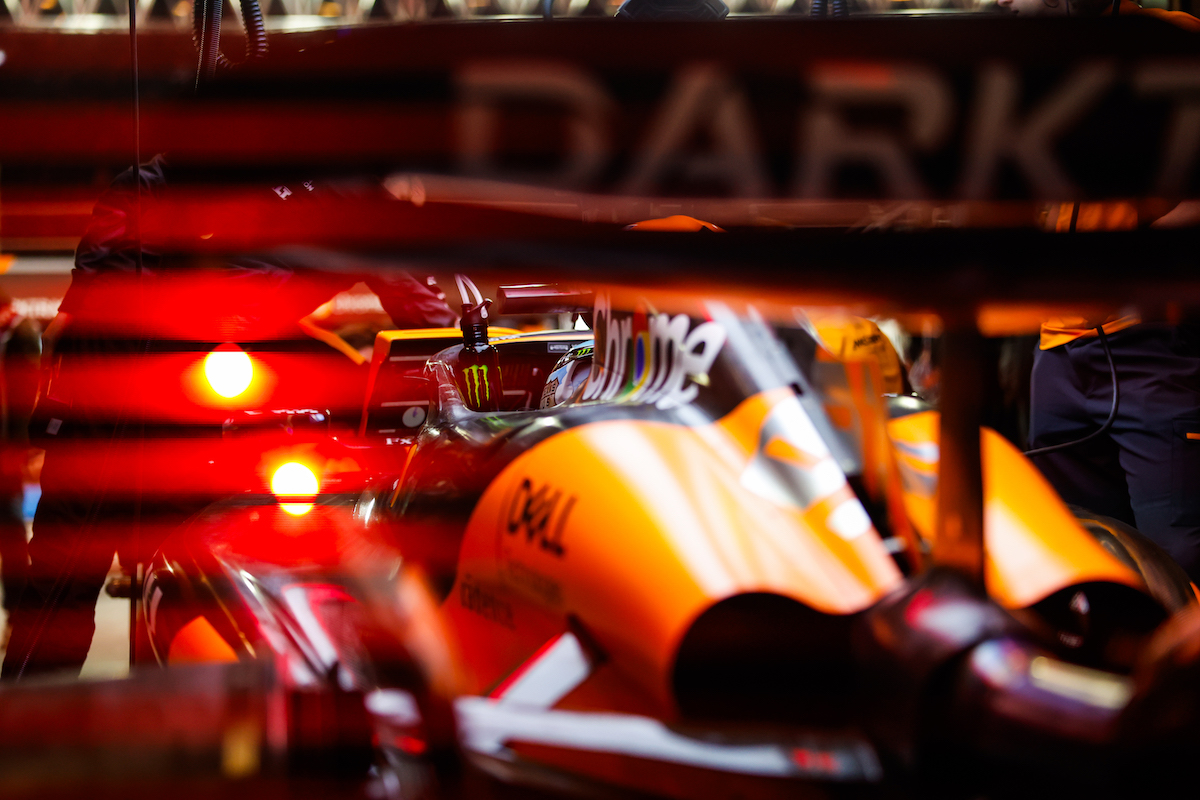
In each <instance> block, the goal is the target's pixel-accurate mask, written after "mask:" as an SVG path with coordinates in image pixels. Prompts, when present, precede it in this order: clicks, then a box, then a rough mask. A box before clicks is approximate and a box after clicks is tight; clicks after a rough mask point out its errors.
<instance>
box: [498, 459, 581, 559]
mask: <svg viewBox="0 0 1200 800" xmlns="http://www.w3.org/2000/svg"><path fill="white" fill-rule="evenodd" d="M576 500H577V498H576V497H573V496H566V495H564V493H563V491H562V489H555V488H553V487H551V486H550V485H549V484H545V485H543V486H541V487H539V488H538V489H536V490H535V489H534V488H533V481H531V480H530V479H529V478H525V479H524V480H522V481H521V483H520V485H519V486H518V487H517V491H516V492H515V493H514V494H513V498H512V500H511V501H510V502H509V504H508V515H507V518H506V519H505V530H506V532H507V533H508V534H509V535H510V536H516V537H518V538H524V540H525V543H526V544H528V545H531V546H533V545H536V546H537V547H538V548H539V549H541V550H544V551H546V552H547V553H549V554H551V555H553V556H557V557H558V558H562V557H563V556H564V555H565V554H566V548H565V547H564V546H563V541H562V535H563V528H564V527H565V526H566V524H567V518H568V517H569V516H570V515H571V509H572V508H574V507H575V501H576Z"/></svg>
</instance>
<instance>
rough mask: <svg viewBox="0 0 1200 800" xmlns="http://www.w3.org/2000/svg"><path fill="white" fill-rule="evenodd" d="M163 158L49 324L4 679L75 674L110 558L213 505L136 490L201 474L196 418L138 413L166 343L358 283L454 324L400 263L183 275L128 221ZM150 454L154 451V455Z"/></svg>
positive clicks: (270, 325)
mask: <svg viewBox="0 0 1200 800" xmlns="http://www.w3.org/2000/svg"><path fill="white" fill-rule="evenodd" d="M165 167H166V162H165V160H164V159H163V158H161V157H156V158H155V159H153V160H152V161H151V162H149V163H147V164H145V165H143V166H142V168H141V169H140V171H139V172H140V180H141V208H142V214H141V216H140V219H138V218H137V217H135V214H134V208H135V203H134V197H135V195H134V192H133V191H132V190H133V186H134V184H133V180H134V176H133V170H128V171H127V172H126V173H124V174H123V175H122V176H120V177H119V178H118V179H117V180H116V181H115V182H114V184H113V186H112V187H110V189H109V190H108V191H107V192H106V193H105V194H104V196H102V197H101V198H100V200H99V202H98V203H97V204H96V207H95V210H94V211H93V215H92V218H91V221H90V222H89V225H88V229H87V231H86V233H85V235H84V237H83V239H82V240H81V242H80V245H79V248H78V250H77V251H76V255H75V270H74V271H73V273H72V280H71V286H70V288H69V290H68V292H67V295H66V297H65V298H64V300H63V304H62V307H61V311H60V314H59V316H58V317H57V318H56V319H55V320H54V321H53V322H52V323H51V325H50V327H49V328H48V330H47V337H46V339H47V350H48V356H49V357H50V358H52V359H53V364H54V376H53V378H52V380H51V382H50V385H49V388H48V390H47V392H46V393H45V395H44V397H43V398H42V399H41V401H40V403H39V407H38V411H37V413H36V414H35V417H34V422H33V423H32V424H31V433H33V434H34V435H36V436H37V438H38V439H39V440H40V441H42V442H44V446H45V448H46V459H45V465H44V467H43V472H42V498H41V502H40V503H39V505H38V509H37V513H36V515H35V518H34V524H33V538H32V540H31V541H30V543H29V557H30V570H31V571H30V577H29V584H28V586H27V589H26V592H25V594H24V599H23V601H22V602H21V603H20V605H19V606H18V607H17V608H16V609H14V611H13V614H12V626H13V627H12V637H11V639H10V643H9V649H8V652H7V654H6V656H5V660H4V664H3V671H2V675H3V677H4V678H5V679H16V678H20V677H21V676H24V675H30V674H33V673H40V672H47V671H59V670H73V671H75V672H78V670H79V669H80V667H82V665H83V662H84V660H85V659H86V657H87V652H88V649H89V647H90V644H91V640H92V635H93V633H94V631H95V614H94V611H95V605H96V600H97V598H98V596H99V592H100V589H101V588H102V587H103V585H104V580H105V577H106V574H107V572H108V570H109V567H110V565H111V563H112V558H113V554H114V552H115V553H117V554H118V557H119V558H120V559H121V561H122V563H125V564H127V565H128V564H132V563H135V562H138V561H145V560H146V559H147V557H148V556H149V555H151V554H152V553H153V552H154V550H155V549H156V548H157V546H158V544H159V543H160V542H161V540H162V539H163V538H164V537H165V536H166V535H167V534H168V533H169V532H170V531H171V530H172V529H173V528H174V527H176V526H177V525H178V524H180V523H182V522H183V521H185V520H186V519H187V518H188V517H189V516H190V515H191V514H193V513H194V512H195V511H197V510H199V508H200V507H202V506H203V505H204V504H205V503H206V502H207V498H204V497H197V496H194V495H193V496H190V497H189V496H187V495H185V494H174V495H170V496H162V495H152V494H149V493H143V492H142V490H141V488H142V482H143V481H145V480H148V479H150V478H154V479H155V480H156V483H157V484H159V485H163V484H164V483H166V484H172V485H177V486H178V487H179V488H180V489H181V490H182V489H184V488H185V487H187V486H188V481H189V479H190V476H191V475H192V474H194V473H190V472H189V467H190V466H191V464H190V463H189V462H190V461H192V460H194V456H195V453H194V452H192V451H191V450H190V449H189V445H187V444H186V442H187V438H186V436H184V435H183V434H187V435H193V434H191V433H188V431H187V430H185V429H187V428H189V426H187V425H176V426H174V427H172V426H169V425H164V423H163V422H162V419H161V418H156V417H154V416H153V414H151V413H150V412H149V411H148V410H146V409H147V408H148V407H146V406H144V404H146V403H148V402H149V396H150V395H152V394H153V393H154V390H155V386H156V384H159V383H168V382H169V383H173V384H176V385H177V384H178V382H179V376H178V375H175V374H172V375H163V374H158V373H156V372H155V371H154V370H155V366H154V365H155V363H156V362H155V358H156V357H158V356H160V355H161V354H163V353H164V352H170V349H171V347H172V345H171V340H172V339H179V338H184V339H190V340H195V341H201V342H203V341H213V340H215V341H218V342H220V341H238V340H241V338H242V337H245V338H247V339H254V338H257V339H262V338H265V337H267V338H269V337H270V336H284V337H286V336H289V335H291V334H290V333H289V330H290V331H299V328H298V325H297V321H298V320H300V319H301V318H302V317H304V316H305V315H307V314H309V313H310V312H312V311H313V309H315V308H316V307H317V306H318V305H320V304H321V303H322V302H323V301H325V300H327V299H328V298H329V297H330V296H331V295H332V294H334V293H336V292H338V291H341V290H342V289H345V288H349V287H350V286H352V285H353V284H355V283H357V282H359V281H363V282H365V283H367V285H368V286H370V287H371V288H372V289H373V290H374V291H375V292H376V294H378V295H379V297H380V300H381V302H382V304H383V307H384V309H385V310H386V311H388V313H389V314H390V315H391V316H392V319H393V321H394V322H395V323H396V324H397V325H400V326H403V327H422V326H439V327H440V326H447V325H452V324H454V321H455V315H454V314H453V312H451V311H450V309H449V307H448V306H447V305H446V304H445V302H443V301H442V300H441V299H439V298H438V297H437V295H435V294H434V293H433V291H432V290H431V289H430V288H429V287H427V286H426V285H424V284H422V283H421V282H419V281H417V280H415V279H413V278H412V277H410V276H408V275H406V274H404V273H402V272H399V271H388V272H383V271H378V272H377V271H372V270H371V269H369V268H368V265H364V264H362V263H361V262H358V261H356V260H354V259H351V258H348V257H339V256H338V255H337V254H330V253H325V254H320V255H314V254H312V253H307V254H306V253H304V252H299V251H298V252H295V253H292V254H290V255H288V256H287V257H276V258H271V257H264V258H257V259H250V258H244V259H232V260H228V259H227V260H224V261H223V262H222V263H220V264H217V265H214V266H213V267H211V268H209V269H208V270H205V271H203V272H202V273H197V274H196V275H195V276H193V273H190V272H189V273H182V274H181V272H180V270H177V269H172V267H171V265H170V262H169V261H168V260H167V259H165V258H163V257H161V256H160V255H158V254H157V253H158V251H156V250H155V248H154V246H153V245H152V244H150V242H153V241H154V240H155V236H154V234H155V232H154V231H153V230H151V228H152V226H151V225H146V224H143V225H142V229H143V235H142V236H141V237H139V236H138V234H137V229H136V228H135V227H134V225H133V223H134V221H135V220H136V221H138V222H142V223H144V222H145V221H146V220H148V219H153V218H154V215H155V212H156V210H157V209H156V204H157V203H158V201H159V199H160V198H159V194H160V192H161V191H162V190H163V188H164V186H165V183H166V180H165V175H164V171H165ZM315 191H316V189H315V187H314V186H313V184H312V183H311V182H305V183H297V186H296V187H295V189H294V190H293V189H291V188H289V187H287V186H278V187H273V188H271V189H264V190H263V196H264V200H265V201H266V202H270V203H274V202H279V203H288V202H291V203H300V202H304V197H305V195H306V194H312V193H315ZM327 201H329V202H336V198H328V200H327ZM282 208H286V206H283V207H282ZM285 213H287V212H285ZM167 223H169V221H167ZM160 224H161V223H160ZM219 233H220V232H218V234H219ZM139 248H141V251H140V253H139ZM139 256H140V257H139ZM139 262H140V269H139ZM193 277H196V278H198V281H199V282H197V281H195V280H193ZM289 326H290V328H289ZM181 334H184V335H182V336H181ZM51 352H52V353H53V355H50V353H51ZM114 386H116V387H118V391H117V392H114V391H113V387H114ZM138 390H140V391H138ZM114 396H116V397H118V398H119V402H117V403H115V405H114V403H113V402H112V401H113V398H114ZM190 427H191V428H194V427H195V426H190ZM156 437H157V438H156ZM164 439H169V440H170V441H172V442H175V443H176V445H175V448H174V450H169V451H168V458H165V459H163V458H161V450H160V449H156V448H155V447H153V445H154V444H156V442H161V441H163V440H164ZM155 453H158V454H159V456H160V457H159V458H158V460H152V457H153V455H154V454H155ZM164 472H165V473H167V474H166V476H165V477H166V480H165V481H164V474H163V473H164Z"/></svg>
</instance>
